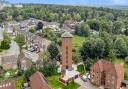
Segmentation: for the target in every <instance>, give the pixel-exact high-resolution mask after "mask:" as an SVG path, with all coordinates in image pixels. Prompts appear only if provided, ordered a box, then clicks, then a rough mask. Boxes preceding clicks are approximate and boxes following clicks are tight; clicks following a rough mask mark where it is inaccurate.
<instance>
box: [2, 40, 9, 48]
mask: <svg viewBox="0 0 128 89" xmlns="http://www.w3.org/2000/svg"><path fill="white" fill-rule="evenodd" d="M9 48H10V42H9V41H8V40H7V39H4V40H3V41H2V42H1V49H6V50H7V49H9Z"/></svg>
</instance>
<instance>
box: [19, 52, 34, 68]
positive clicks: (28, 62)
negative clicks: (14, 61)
mask: <svg viewBox="0 0 128 89" xmlns="http://www.w3.org/2000/svg"><path fill="white" fill-rule="evenodd" d="M18 58H19V60H20V66H21V65H26V66H27V67H28V68H29V67H31V65H32V62H31V60H30V59H29V58H28V57H26V55H25V54H24V53H23V52H21V54H20V55H19V57H18Z"/></svg>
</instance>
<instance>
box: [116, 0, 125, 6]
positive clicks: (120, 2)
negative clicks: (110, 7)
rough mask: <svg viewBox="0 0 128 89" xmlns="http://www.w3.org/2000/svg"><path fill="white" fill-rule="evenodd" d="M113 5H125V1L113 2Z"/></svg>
mask: <svg viewBox="0 0 128 89" xmlns="http://www.w3.org/2000/svg"><path fill="white" fill-rule="evenodd" d="M113 3H114V4H118V5H125V4H126V3H127V0H113Z"/></svg>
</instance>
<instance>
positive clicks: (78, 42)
mask: <svg viewBox="0 0 128 89" xmlns="http://www.w3.org/2000/svg"><path fill="white" fill-rule="evenodd" d="M84 41H85V37H82V36H78V35H73V39H72V42H73V48H80V47H82V44H83V42H84Z"/></svg>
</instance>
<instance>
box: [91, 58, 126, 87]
mask: <svg viewBox="0 0 128 89" xmlns="http://www.w3.org/2000/svg"><path fill="white" fill-rule="evenodd" d="M90 78H91V82H92V83H93V84H95V85H97V86H101V85H104V87H105V88H107V89H120V87H121V82H122V80H123V78H124V68H123V66H122V65H117V64H112V63H111V62H108V61H105V60H99V61H98V62H97V63H95V64H94V65H93V66H92V67H91V76H90Z"/></svg>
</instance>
